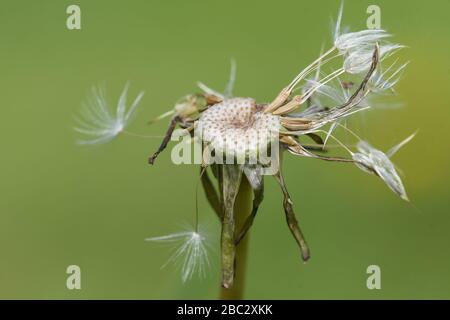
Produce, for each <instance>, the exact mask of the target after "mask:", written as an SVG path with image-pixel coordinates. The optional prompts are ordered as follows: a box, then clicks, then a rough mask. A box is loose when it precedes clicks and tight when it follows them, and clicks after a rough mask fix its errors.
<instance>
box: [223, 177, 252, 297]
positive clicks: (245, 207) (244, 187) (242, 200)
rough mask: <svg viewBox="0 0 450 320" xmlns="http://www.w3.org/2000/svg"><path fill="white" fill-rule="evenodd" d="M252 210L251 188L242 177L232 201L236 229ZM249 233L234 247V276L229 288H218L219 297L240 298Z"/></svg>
mask: <svg viewBox="0 0 450 320" xmlns="http://www.w3.org/2000/svg"><path fill="white" fill-rule="evenodd" d="M251 211H252V189H251V187H250V184H249V182H248V181H247V178H245V177H242V181H241V184H240V186H239V191H238V194H237V197H236V201H235V203H234V215H235V223H236V230H241V228H242V227H243V225H244V224H245V221H246V219H247V217H248V215H249V214H250V213H251ZM248 241H249V235H248V234H247V236H246V237H244V238H243V239H242V240H241V241H240V242H239V245H238V246H237V247H236V256H235V259H236V260H235V263H236V264H235V278H234V283H233V286H232V287H231V288H228V289H226V288H223V287H221V288H220V299H222V300H239V299H242V297H243V294H244V289H245V278H246V266H247V253H248Z"/></svg>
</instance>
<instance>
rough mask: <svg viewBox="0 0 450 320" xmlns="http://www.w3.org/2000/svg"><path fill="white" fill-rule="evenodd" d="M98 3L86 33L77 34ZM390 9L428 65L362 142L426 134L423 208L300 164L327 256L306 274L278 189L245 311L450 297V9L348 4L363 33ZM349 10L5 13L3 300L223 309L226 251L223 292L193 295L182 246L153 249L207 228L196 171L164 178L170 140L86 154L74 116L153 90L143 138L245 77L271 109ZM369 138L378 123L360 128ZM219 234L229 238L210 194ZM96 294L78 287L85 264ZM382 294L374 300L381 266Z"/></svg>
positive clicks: (410, 158) (12, 9) (420, 156)
mask: <svg viewBox="0 0 450 320" xmlns="http://www.w3.org/2000/svg"><path fill="white" fill-rule="evenodd" d="M70 4H78V5H80V6H81V12H82V29H81V30H79V31H69V30H67V29H66V18H67V14H66V8H67V6H68V5H70ZM370 4H378V5H379V6H380V7H381V14H382V27H383V28H386V29H387V30H388V31H390V32H392V33H394V34H395V38H394V40H395V41H396V42H399V43H402V44H406V45H408V46H409V48H408V49H406V50H404V51H402V53H401V56H402V58H404V59H406V60H411V64H410V65H409V66H408V68H407V71H406V73H405V75H404V77H403V80H402V81H401V82H400V84H399V86H398V92H399V94H400V97H399V100H400V101H402V102H403V103H404V107H403V108H395V109H392V110H387V109H378V110H373V111H370V112H366V115H365V117H364V119H359V120H358V121H364V123H363V124H364V129H363V130H359V131H358V132H359V133H361V135H362V136H363V137H364V138H367V139H369V141H371V142H372V143H373V145H375V146H377V147H379V148H380V149H382V150H386V149H387V148H389V147H391V146H392V145H393V144H395V143H397V142H399V141H400V140H401V139H403V138H404V137H406V136H408V135H409V134H411V133H412V132H413V131H415V130H416V129H419V133H418V135H417V137H416V138H415V139H414V140H413V142H411V143H410V144H409V145H407V146H406V147H405V148H404V149H403V150H401V151H400V152H399V153H398V155H396V156H395V158H394V162H395V163H396V164H397V165H398V166H399V167H400V168H401V169H402V171H403V172H404V173H405V177H404V183H405V186H406V189H407V191H408V194H409V196H410V198H411V203H406V202H404V201H402V200H400V199H399V198H397V197H396V196H395V195H394V194H393V193H392V192H391V191H390V190H389V189H388V188H387V187H386V186H385V185H384V184H383V183H381V182H380V181H379V180H378V179H376V178H375V177H373V176H369V175H367V174H365V173H363V172H361V171H360V170H358V169H356V168H355V167H353V166H347V165H342V164H333V163H326V162H321V161H314V160H310V159H299V158H294V157H290V156H289V157H287V159H286V163H285V166H284V168H285V169H284V170H285V174H286V179H287V183H288V187H289V189H290V191H291V194H292V196H293V199H294V201H295V205H296V211H297V215H298V217H299V218H300V220H301V225H302V227H303V230H304V232H305V233H306V236H307V239H308V240H309V243H310V246H311V250H312V259H311V260H310V262H309V263H308V264H302V263H301V262H300V259H299V254H298V248H297V247H296V244H295V242H294V240H293V239H292V237H291V234H290V233H289V230H288V228H287V226H286V224H285V219H284V213H283V210H282V196H281V192H280V191H279V189H278V187H277V185H276V183H275V182H274V180H273V179H270V177H269V178H268V179H266V182H267V184H266V185H267V187H266V197H265V201H264V202H263V205H262V207H261V208H260V212H259V215H258V217H257V220H256V222H255V224H254V227H253V229H252V230H253V231H252V235H251V243H250V257H249V265H248V285H247V289H246V293H245V297H246V298H252V299H260V298H261V299H272V298H274V299H311V298H325V299H329V298H331V299H335V298H342V299H348V298H369V299H380V298H387V299H392V298H400V299H403V298H419V299H431V298H439V299H441V298H450V249H449V244H450V231H449V229H450V214H449V202H450V200H449V193H448V188H449V183H448V180H449V178H450V174H449V173H450V172H449V168H448V165H449V157H450V151H449V150H448V142H449V139H448V136H449V135H448V129H449V125H450V123H449V117H450V107H449V103H448V102H449V100H450V91H449V68H450V61H449V45H450V43H449V41H448V39H449V35H450V28H449V27H450V23H449V19H448V12H449V11H450V2H449V1H446V0H443V1H418V0H415V1H395V2H394V1H346V3H345V11H344V21H343V22H344V25H349V26H351V27H352V30H357V29H361V28H364V26H365V21H366V18H367V14H366V8H367V6H368V5H370ZM338 6H339V3H338V2H337V1H320V2H319V1H300V0H297V1H271V2H262V1H245V2H244V1H220V2H216V1H206V0H203V1H165V2H162V1H144V0H140V1H137V0H136V1H114V2H113V1H106V0H105V1H99V0H95V1H92V0H91V1H61V0H60V1H49V0H46V1H30V0H29V1H17V0H15V1H12V0H8V1H6V0H3V1H2V2H1V10H0V26H1V28H0V39H1V41H0V46H1V50H0V56H1V59H0V72H1V76H0V88H1V97H2V98H1V107H0V108H1V111H2V112H1V117H0V121H1V126H0V136H1V147H2V150H1V160H0V161H1V162H0V163H1V166H0V167H1V169H0V172H1V175H0V248H1V250H0V298H39V299H41V298H61V299H73V298H83V299H90V298H101V299H103V298H114V299H116V298H117V299H118V298H124V299H129V298H137V299H147V298H150V299H157V298H161V299H171V298H175V299H177V298H216V297H217V292H218V283H219V263H218V254H217V246H216V253H215V254H214V253H213V254H212V256H211V259H212V262H213V266H212V268H211V269H210V271H209V276H208V277H207V278H206V279H203V280H201V279H198V278H195V279H194V280H192V281H190V282H188V283H186V284H183V283H182V282H181V279H180V275H179V272H178V271H177V270H176V268H174V267H173V266H168V267H167V268H165V269H162V270H161V269H160V267H161V265H162V264H164V262H165V261H166V259H167V258H168V256H169V252H168V250H167V248H166V247H164V246H159V245H155V244H152V243H148V242H145V241H144V238H146V237H148V236H156V235H162V234H166V233H170V232H174V231H179V230H180V225H182V224H183V223H184V222H188V223H189V222H192V221H193V216H194V188H195V183H196V181H197V176H198V168H197V167H196V166H193V165H192V166H175V165H173V164H172V163H171V161H170V152H166V153H164V154H162V155H161V157H160V158H159V159H158V161H157V164H156V166H154V167H149V166H148V165H147V162H146V160H147V157H148V156H149V154H151V152H152V151H154V149H155V148H156V147H157V145H158V144H159V142H160V141H159V139H139V138H130V137H125V136H122V137H119V138H118V139H117V140H115V141H113V142H112V143H110V144H107V145H101V146H96V147H94V148H84V147H80V146H77V145H76V144H75V143H74V142H75V140H76V138H77V136H76V134H75V133H74V132H73V130H72V127H73V125H74V121H73V115H74V114H76V113H77V112H78V111H79V109H80V105H81V102H82V101H83V100H84V99H85V97H86V95H87V94H88V92H89V90H90V88H91V86H92V85H96V84H101V83H104V84H105V85H106V88H107V94H108V98H109V100H110V101H117V97H118V95H119V94H120V92H121V90H122V88H123V85H124V84H125V82H126V81H127V80H130V82H131V90H130V95H131V96H133V97H134V96H135V95H136V94H137V93H138V91H140V90H145V92H146V94H145V96H144V99H143V101H142V103H141V106H140V109H139V113H138V116H137V117H136V118H135V120H134V122H133V123H132V125H131V127H130V130H131V131H134V132H139V133H142V134H148V135H160V134H161V133H162V132H163V131H164V130H165V128H166V122H161V123H157V124H155V125H153V126H148V125H146V121H147V120H149V119H151V118H153V117H154V116H156V115H159V114H160V113H162V112H163V111H165V110H167V109H168V108H171V107H172V106H173V103H174V102H175V101H176V100H177V99H178V98H179V97H180V96H182V95H184V94H186V93H190V92H194V91H195V90H196V87H195V82H196V81H197V80H202V81H205V82H206V83H207V84H209V85H211V86H212V87H214V88H218V89H221V88H223V86H224V84H225V82H226V79H227V77H228V70H229V60H230V58H231V57H234V58H235V59H236V61H237V64H238V78H237V83H236V90H235V93H236V95H241V96H252V97H256V98H257V99H258V101H261V102H263V101H268V100H270V99H272V98H273V97H274V96H275V95H276V94H277V92H278V91H279V90H280V88H282V87H283V86H284V85H285V84H286V83H287V82H288V81H290V80H291V78H292V77H293V76H294V75H295V74H296V72H297V71H298V70H300V69H301V68H302V67H304V66H306V65H307V64H308V63H309V62H311V61H312V60H314V59H315V58H316V57H317V53H318V51H319V49H320V47H321V44H322V43H323V42H324V41H328V43H329V39H330V18H331V17H335V16H336V13H337V10H338ZM360 127H361V126H360ZM200 215H201V219H202V221H203V222H204V223H206V224H208V225H209V229H210V234H211V235H212V236H213V237H218V236H219V224H218V223H217V221H216V219H215V216H214V214H213V212H212V211H211V210H210V209H209V208H208V206H207V204H206V201H205V199H204V196H203V194H201V196H200ZM71 264H76V265H79V266H80V267H81V272H82V289H81V290H72V291H70V290H67V289H66V285H65V284H66V277H67V275H66V273H65V270H66V268H67V266H68V265H71ZM372 264H376V265H379V266H380V267H381V271H382V289H381V290H368V289H367V288H366V278H367V274H366V268H367V266H369V265H372Z"/></svg>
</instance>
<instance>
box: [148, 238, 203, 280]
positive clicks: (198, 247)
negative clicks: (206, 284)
mask: <svg viewBox="0 0 450 320" xmlns="http://www.w3.org/2000/svg"><path fill="white" fill-rule="evenodd" d="M145 240H146V241H152V242H163V243H170V244H174V245H175V251H174V252H173V254H172V255H171V256H170V258H169V259H168V260H167V262H166V263H165V264H164V265H163V266H162V267H165V266H167V265H168V264H169V263H174V264H179V263H181V278H182V280H183V282H186V281H188V280H190V279H191V278H192V276H193V275H194V274H199V275H200V276H202V277H205V276H206V270H207V268H208V267H209V259H208V251H207V248H206V244H205V242H206V236H205V235H204V234H203V233H202V232H200V231H186V232H179V233H172V234H169V235H166V236H161V237H151V238H147V239H145Z"/></svg>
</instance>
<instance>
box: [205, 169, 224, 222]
mask: <svg viewBox="0 0 450 320" xmlns="http://www.w3.org/2000/svg"><path fill="white" fill-rule="evenodd" d="M200 174H201V181H202V186H203V190H204V191H205V195H206V199H207V200H208V203H209V205H210V206H211V208H212V209H213V210H214V212H215V213H216V215H217V216H218V217H219V219H220V220H222V209H221V205H220V198H219V195H218V194H217V191H216V187H215V186H214V184H213V182H212V181H211V179H210V178H209V175H208V171H207V169H204V168H200Z"/></svg>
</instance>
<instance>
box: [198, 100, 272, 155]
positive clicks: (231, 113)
mask: <svg viewBox="0 0 450 320" xmlns="http://www.w3.org/2000/svg"><path fill="white" fill-rule="evenodd" d="M197 128H198V130H197V134H198V135H199V137H200V138H201V139H202V140H203V141H204V142H206V143H209V144H211V146H212V147H213V148H214V149H215V150H220V151H222V152H226V153H230V154H235V155H239V154H243V153H248V152H252V151H257V150H258V149H259V148H262V147H266V146H267V145H268V143H269V142H270V141H271V139H273V136H274V135H273V133H274V132H278V131H279V129H280V121H279V117H278V116H276V115H273V114H270V113H264V112H263V108H262V107H261V106H258V105H257V104H256V102H255V100H254V99H252V98H232V99H226V100H224V101H222V102H220V103H217V104H215V105H214V106H212V107H210V108H209V109H207V110H206V111H204V112H203V113H202V115H201V117H200V119H199V120H198V122H197Z"/></svg>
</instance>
